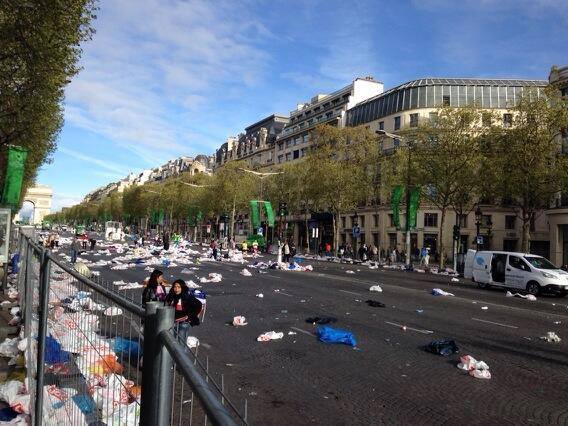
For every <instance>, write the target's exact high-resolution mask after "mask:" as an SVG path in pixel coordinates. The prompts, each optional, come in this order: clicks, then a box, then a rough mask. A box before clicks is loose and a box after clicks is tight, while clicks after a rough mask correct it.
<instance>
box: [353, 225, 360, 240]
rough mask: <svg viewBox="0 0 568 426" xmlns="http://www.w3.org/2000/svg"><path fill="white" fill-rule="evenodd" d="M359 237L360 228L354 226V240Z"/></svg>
mask: <svg viewBox="0 0 568 426" xmlns="http://www.w3.org/2000/svg"><path fill="white" fill-rule="evenodd" d="M359 235H361V228H359V227H358V226H354V227H353V236H354V237H355V238H358V237H359Z"/></svg>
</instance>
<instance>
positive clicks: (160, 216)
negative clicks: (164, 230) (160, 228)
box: [158, 209, 165, 225]
mask: <svg viewBox="0 0 568 426" xmlns="http://www.w3.org/2000/svg"><path fill="white" fill-rule="evenodd" d="M164 217H165V215H164V210H163V209H162V210H160V215H159V216H158V223H159V224H160V225H163V224H164Z"/></svg>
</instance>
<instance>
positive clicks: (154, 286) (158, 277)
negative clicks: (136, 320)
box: [142, 269, 166, 306]
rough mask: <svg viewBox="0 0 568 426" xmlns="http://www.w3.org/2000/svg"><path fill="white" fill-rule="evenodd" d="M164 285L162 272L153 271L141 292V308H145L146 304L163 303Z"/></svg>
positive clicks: (164, 295)
mask: <svg viewBox="0 0 568 426" xmlns="http://www.w3.org/2000/svg"><path fill="white" fill-rule="evenodd" d="M165 283H166V281H165V280H164V274H163V272H162V271H160V270H158V269H154V271H153V272H152V273H151V274H150V279H148V282H147V283H146V286H145V287H144V290H143V291H142V306H146V303H148V302H163V301H164V300H165V299H166V288H165V287H164V284H165Z"/></svg>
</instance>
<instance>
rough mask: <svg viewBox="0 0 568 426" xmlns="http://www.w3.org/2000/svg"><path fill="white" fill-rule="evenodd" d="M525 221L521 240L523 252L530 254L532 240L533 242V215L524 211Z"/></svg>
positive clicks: (522, 214) (523, 217) (523, 218)
mask: <svg viewBox="0 0 568 426" xmlns="http://www.w3.org/2000/svg"><path fill="white" fill-rule="evenodd" d="M521 216H522V220H523V235H522V239H521V251H522V252H523V253H528V252H529V250H530V240H531V228H530V226H531V215H530V213H527V212H526V210H524V209H523V211H522V213H521Z"/></svg>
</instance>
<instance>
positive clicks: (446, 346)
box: [424, 339, 459, 356]
mask: <svg viewBox="0 0 568 426" xmlns="http://www.w3.org/2000/svg"><path fill="white" fill-rule="evenodd" d="M424 349H426V351H428V352H432V353H433V354H436V355H442V356H448V355H451V354H455V353H458V352H459V349H458V346H457V345H456V342H455V341H453V340H449V339H446V340H434V341H433V342H430V343H429V344H428V345H427V346H426V347H425V348H424Z"/></svg>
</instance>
